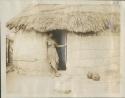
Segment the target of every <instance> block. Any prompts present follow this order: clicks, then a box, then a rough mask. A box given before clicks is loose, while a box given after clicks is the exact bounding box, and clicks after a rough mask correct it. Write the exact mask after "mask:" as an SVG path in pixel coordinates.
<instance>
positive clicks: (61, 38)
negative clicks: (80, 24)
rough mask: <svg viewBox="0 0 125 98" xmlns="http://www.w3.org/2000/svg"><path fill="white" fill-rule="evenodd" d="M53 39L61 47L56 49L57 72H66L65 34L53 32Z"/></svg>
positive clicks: (57, 31)
mask: <svg viewBox="0 0 125 98" xmlns="http://www.w3.org/2000/svg"><path fill="white" fill-rule="evenodd" d="M51 32H52V33H53V39H54V40H55V41H56V42H57V44H58V45H61V47H56V50H57V53H58V56H59V64H58V70H66V61H67V46H66V44H67V33H66V32H64V31H62V30H53V31H51Z"/></svg>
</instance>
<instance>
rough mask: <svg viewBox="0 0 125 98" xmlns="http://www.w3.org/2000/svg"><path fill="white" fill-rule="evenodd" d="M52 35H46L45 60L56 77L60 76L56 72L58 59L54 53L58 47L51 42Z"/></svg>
mask: <svg viewBox="0 0 125 98" xmlns="http://www.w3.org/2000/svg"><path fill="white" fill-rule="evenodd" d="M52 37H53V34H52V33H49V34H48V39H47V53H48V54H47V58H48V62H49V65H50V67H51V69H52V71H53V72H54V74H55V76H56V77H59V76H61V74H60V73H59V72H58V69H57V67H58V63H59V57H58V54H57V51H56V47H57V46H58V45H57V43H56V42H55V41H54V40H53V38H52Z"/></svg>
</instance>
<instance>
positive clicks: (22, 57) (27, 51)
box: [13, 31, 49, 74]
mask: <svg viewBox="0 0 125 98" xmlns="http://www.w3.org/2000/svg"><path fill="white" fill-rule="evenodd" d="M46 55H47V48H46V36H45V35H42V34H41V33H36V32H33V31H31V32H30V33H29V32H26V31H25V32H24V31H20V32H18V33H17V34H16V36H15V39H14V45H13V64H14V65H15V66H16V67H17V68H21V73H23V72H25V73H28V74H36V73H40V72H42V73H45V74H46V72H47V73H48V71H49V68H48V64H47V61H46V60H47V59H46V57H47V56H46Z"/></svg>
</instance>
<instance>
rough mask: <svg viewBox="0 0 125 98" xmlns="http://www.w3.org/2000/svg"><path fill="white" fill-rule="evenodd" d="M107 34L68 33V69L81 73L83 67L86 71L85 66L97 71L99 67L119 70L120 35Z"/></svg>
mask: <svg viewBox="0 0 125 98" xmlns="http://www.w3.org/2000/svg"><path fill="white" fill-rule="evenodd" d="M107 34H108V32H107ZM107 34H105V35H104V34H102V35H98V36H82V37H81V36H78V35H75V34H68V38H67V44H68V45H67V68H68V70H69V71H71V72H72V73H77V72H76V71H78V73H79V72H80V70H81V69H82V70H83V71H85V68H88V70H86V71H89V70H91V69H92V70H96V71H97V69H99V70H101V71H104V70H107V69H112V70H118V68H119V66H120V65H119V63H120V61H119V57H120V52H119V50H120V37H119V35H117V34H116V35H115V34H108V35H107ZM99 70H98V71H99ZM73 71H74V72H73ZM81 73H82V71H81Z"/></svg>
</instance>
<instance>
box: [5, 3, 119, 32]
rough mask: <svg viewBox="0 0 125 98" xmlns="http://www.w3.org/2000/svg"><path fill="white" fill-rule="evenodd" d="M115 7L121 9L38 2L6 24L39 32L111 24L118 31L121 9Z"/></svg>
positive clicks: (101, 27)
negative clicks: (41, 3)
mask: <svg viewBox="0 0 125 98" xmlns="http://www.w3.org/2000/svg"><path fill="white" fill-rule="evenodd" d="M94 8H95V10H94ZM113 9H115V10H116V9H117V10H118V8H116V7H112V6H94V7H93V6H92V7H91V6H89V7H87V6H84V5H36V6H34V7H30V8H28V9H27V10H24V12H23V13H21V15H19V16H17V17H15V18H13V19H11V20H10V21H9V22H8V23H7V27H8V28H9V29H15V30H17V31H18V30H21V29H23V30H35V31H38V32H47V31H51V30H56V29H60V30H67V31H70V32H77V33H78V32H82V33H86V32H91V31H94V32H100V31H103V30H106V29H110V28H111V29H112V30H114V31H119V28H120V19H119V12H118V11H117V10H116V11H114V10H113ZM108 10H110V11H108Z"/></svg>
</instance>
